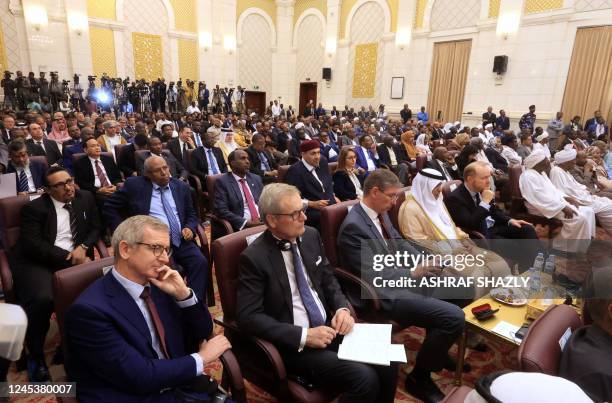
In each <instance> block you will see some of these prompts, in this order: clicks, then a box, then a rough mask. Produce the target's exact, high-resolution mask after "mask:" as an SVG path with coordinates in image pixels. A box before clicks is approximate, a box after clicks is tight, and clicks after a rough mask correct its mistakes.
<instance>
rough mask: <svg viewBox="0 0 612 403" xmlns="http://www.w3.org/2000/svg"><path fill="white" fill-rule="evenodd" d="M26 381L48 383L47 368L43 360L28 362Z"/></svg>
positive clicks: (49, 379)
mask: <svg viewBox="0 0 612 403" xmlns="http://www.w3.org/2000/svg"><path fill="white" fill-rule="evenodd" d="M28 379H29V380H30V382H50V381H51V376H50V375H49V368H47V364H45V362H44V361H43V360H35V359H29V360H28Z"/></svg>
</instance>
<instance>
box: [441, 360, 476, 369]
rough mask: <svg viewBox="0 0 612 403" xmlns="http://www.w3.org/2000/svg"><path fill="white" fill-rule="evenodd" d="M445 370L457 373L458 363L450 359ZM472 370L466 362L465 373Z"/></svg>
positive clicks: (445, 365)
mask: <svg viewBox="0 0 612 403" xmlns="http://www.w3.org/2000/svg"><path fill="white" fill-rule="evenodd" d="M444 369H445V370H447V371H451V372H455V371H456V370H457V361H455V360H453V359H452V358H451V357H448V360H447V361H446V363H445V364H444ZM471 370H472V366H471V365H470V364H469V363H467V362H464V363H463V372H470V371H471Z"/></svg>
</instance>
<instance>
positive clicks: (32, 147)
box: [26, 123, 62, 165]
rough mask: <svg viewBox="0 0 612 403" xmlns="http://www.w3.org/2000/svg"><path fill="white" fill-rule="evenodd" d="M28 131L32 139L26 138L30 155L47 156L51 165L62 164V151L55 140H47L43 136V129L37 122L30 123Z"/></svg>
mask: <svg viewBox="0 0 612 403" xmlns="http://www.w3.org/2000/svg"><path fill="white" fill-rule="evenodd" d="M28 132H29V133H30V136H31V137H32V138H31V139H28V140H26V146H27V148H28V155H30V156H34V155H36V156H45V157H47V162H48V163H49V165H54V164H60V165H61V164H62V153H61V152H60V150H59V147H58V146H57V143H56V142H55V141H53V140H47V139H46V138H44V136H43V130H42V129H41V128H40V126H39V125H38V124H36V123H30V125H29V126H28Z"/></svg>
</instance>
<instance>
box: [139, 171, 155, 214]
mask: <svg viewBox="0 0 612 403" xmlns="http://www.w3.org/2000/svg"><path fill="white" fill-rule="evenodd" d="M143 183H144V185H143V189H142V191H143V194H142V195H140V197H141V199H140V200H142V204H143V205H144V208H143V209H142V211H146V214H149V213H150V210H151V196H152V193H153V184H152V183H151V181H150V180H149V179H145V180H143Z"/></svg>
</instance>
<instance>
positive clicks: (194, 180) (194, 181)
mask: <svg viewBox="0 0 612 403" xmlns="http://www.w3.org/2000/svg"><path fill="white" fill-rule="evenodd" d="M187 181H188V182H189V184H190V185H191V186H192V187H193V188H194V189H195V190H196V191H197V192H198V195H199V194H201V193H202V182H200V178H198V177H197V176H196V175H194V174H189V176H188V177H187Z"/></svg>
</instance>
